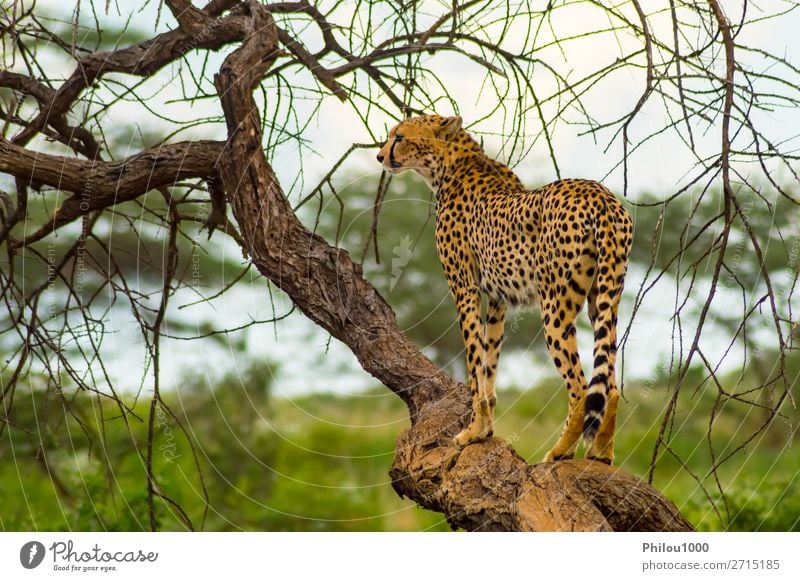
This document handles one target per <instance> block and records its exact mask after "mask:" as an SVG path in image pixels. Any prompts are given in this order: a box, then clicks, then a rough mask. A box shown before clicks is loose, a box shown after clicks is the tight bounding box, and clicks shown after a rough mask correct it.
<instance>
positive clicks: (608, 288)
mask: <svg viewBox="0 0 800 581" xmlns="http://www.w3.org/2000/svg"><path fill="white" fill-rule="evenodd" d="M606 211H607V210H606ZM598 222H602V220H598ZM594 237H595V243H596V244H597V278H596V279H595V280H594V283H593V284H594V285H596V287H595V288H596V293H594V296H592V295H591V294H590V297H589V300H593V301H594V305H592V306H593V307H594V309H595V312H596V315H595V317H594V321H593V327H594V369H593V372H592V381H591V382H590V383H589V389H588V391H587V393H586V398H585V399H584V412H583V438H584V440H585V441H586V443H587V445H591V443H592V441H593V440H594V437H595V436H596V435H597V432H598V430H599V429H600V424H602V422H603V415H604V414H605V409H606V400H607V399H608V398H607V394H608V386H609V374H610V373H613V370H612V369H611V368H610V366H609V356H610V353H611V351H612V350H615V351H616V345H615V344H614V335H613V331H612V329H613V327H614V325H615V324H616V320H615V318H616V317H615V314H614V310H613V308H612V306H611V305H612V303H613V300H614V299H613V295H612V292H613V291H612V289H613V288H614V286H615V285H614V277H615V270H616V268H615V266H614V257H615V254H616V250H617V248H616V242H615V240H614V237H613V236H608V235H607V232H606V230H605V228H603V226H602V225H601V224H600V223H598V224H596V225H595V228H594Z"/></svg>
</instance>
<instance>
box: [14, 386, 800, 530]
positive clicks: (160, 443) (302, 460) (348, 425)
mask: <svg viewBox="0 0 800 581" xmlns="http://www.w3.org/2000/svg"><path fill="white" fill-rule="evenodd" d="M268 376H269V375H268V374H261V375H260V376H258V374H254V375H253V378H251V379H252V380H251V381H248V380H247V379H245V381H244V384H245V385H247V387H242V384H241V383H238V382H236V383H235V384H234V383H233V382H232V384H231V385H223V386H220V387H218V388H217V389H216V390H213V391H209V390H208V389H207V388H205V389H204V388H202V387H201V386H200V385H199V384H198V385H196V386H191V385H190V386H189V387H187V388H186V389H185V390H182V391H181V392H176V393H169V394H166V395H165V399H166V403H167V405H168V406H169V409H171V410H173V411H175V412H176V413H175V415H176V417H177V419H178V420H180V424H182V425H183V426H184V427H185V428H186V431H187V432H188V434H190V436H187V435H186V434H184V433H183V432H182V431H181V429H180V427H179V424H178V421H177V420H176V419H175V418H172V417H170V416H169V414H168V413H167V412H166V411H165V413H164V414H161V415H160V416H159V417H160V418H161V419H160V421H159V422H157V425H156V429H155V433H156V442H155V446H154V473H155V475H156V478H157V480H158V482H159V485H160V487H161V490H162V491H163V492H164V494H165V495H166V496H168V497H169V498H170V499H171V500H173V501H174V502H176V503H178V504H179V505H180V506H181V507H182V508H183V509H184V510H185V511H186V513H187V515H188V517H189V519H190V520H191V522H192V523H193V526H195V527H196V528H203V529H204V530H327V531H354V530H369V531H381V530H392V531H421V530H425V531H429V530H449V527H448V526H447V524H446V523H445V522H444V519H443V518H442V516H441V515H439V514H436V513H433V512H430V511H427V510H424V509H420V508H418V507H417V506H416V505H414V504H413V503H412V502H410V501H407V500H401V499H400V498H398V497H397V495H396V494H395V493H394V491H393V490H392V488H391V485H390V482H389V478H388V470H389V468H390V466H391V462H392V457H393V450H394V443H395V439H396V437H397V434H398V433H399V432H400V431H401V430H403V429H405V428H406V427H407V425H408V418H407V414H406V411H405V409H404V407H403V404H402V402H401V401H400V400H399V399H398V398H397V397H396V396H394V395H392V394H391V393H390V392H389V391H388V390H386V389H383V388H375V389H373V390H370V391H368V392H365V393H361V394H358V395H351V396H336V395H330V394H322V395H319V394H317V395H310V396H304V397H299V398H294V399H279V398H273V397H270V395H269V389H268V386H266V385H263V380H258V377H268ZM28 395H29V398H23V397H21V395H20V394H18V395H17V401H16V402H15V406H16V407H15V409H14V411H15V414H17V416H18V417H15V423H16V425H17V426H19V427H20V428H21V427H27V429H28V430H29V431H30V433H26V432H25V431H23V430H22V429H19V428H16V429H15V428H7V429H6V431H5V434H4V435H3V440H2V444H0V458H2V463H0V486H2V489H3V490H4V492H5V495H4V496H5V498H7V499H8V498H10V499H14V502H11V503H9V502H6V503H4V506H3V508H2V509H1V510H2V512H1V513H0V529H2V530H142V529H144V530H147V529H148V527H149V515H148V507H147V492H146V485H145V482H146V477H145V469H144V463H143V459H142V458H143V457H144V455H145V454H146V449H145V446H144V444H145V442H146V429H147V425H146V421H136V420H132V421H131V422H130V426H129V427H128V426H126V425H125V423H124V422H122V421H121V420H120V419H119V418H118V413H116V410H115V408H114V407H112V406H111V405H110V404H109V403H108V402H107V401H106V402H98V401H97V400H96V399H89V398H87V397H77V398H75V399H74V400H72V401H71V402H70V403H69V405H66V404H65V403H64V401H63V400H61V399H56V398H54V397H52V396H51V395H47V394H45V393H42V392H36V391H34V392H31V393H29V394H28ZM715 395H716V392H714V393H705V392H703V391H699V392H698V393H696V394H682V395H681V398H680V402H679V404H680V405H679V408H678V409H679V412H680V413H679V414H678V416H677V417H676V421H675V422H674V423H673V425H672V426H671V430H670V432H669V451H667V450H663V449H662V450H661V452H660V454H659V457H658V462H657V469H656V470H655V472H654V475H653V483H654V485H655V486H656V488H658V489H659V490H661V491H663V493H664V494H665V495H666V496H667V497H669V498H670V499H671V500H672V501H673V502H675V503H676V504H677V505H678V507H679V508H680V509H681V510H682V511H683V512H684V514H686V515H687V517H688V518H689V519H690V520H691V521H692V522H693V523H694V524H695V525H696V526H697V527H698V529H701V530H799V529H800V525H798V520H800V494H798V493H800V482H799V480H800V479H798V474H800V457H799V456H798V455H797V454H796V453H795V451H794V450H793V445H794V443H795V442H796V434H795V433H794V432H793V430H792V427H791V426H792V424H791V423H788V422H784V421H782V420H779V421H777V422H776V423H775V424H774V425H773V426H771V427H770V428H769V429H768V430H766V431H765V432H764V433H763V434H762V435H761V436H759V437H758V438H756V439H755V440H754V441H752V442H750V443H749V444H748V445H747V446H746V447H745V448H744V449H743V450H741V451H739V452H738V453H736V454H734V455H733V456H732V457H731V458H730V459H729V460H727V461H726V462H723V463H722V464H721V466H719V468H718V470H717V471H716V477H715V476H714V475H713V474H710V473H709V469H710V467H711V466H712V464H713V462H714V460H713V458H712V455H711V453H710V452H709V449H708V435H709V431H710V432H711V434H712V435H713V441H714V442H715V446H716V447H715V455H714V457H715V458H716V459H717V460H719V459H720V458H722V457H724V456H725V454H726V453H728V452H730V451H731V450H733V448H735V447H736V446H738V445H739V444H741V443H742V442H743V441H744V440H745V439H746V436H747V435H748V434H749V433H751V432H752V431H753V430H754V429H755V428H756V427H757V426H758V425H759V424H760V422H761V421H762V420H763V417H761V416H760V415H758V414H757V413H755V412H753V411H752V409H753V408H749V407H746V408H745V407H743V406H738V407H733V406H730V407H729V408H723V409H722V411H721V413H719V414H718V415H717V418H716V419H715V421H714V422H713V423H710V422H709V415H710V411H711V409H712V407H713V405H714V400H715ZM625 398H626V401H623V402H622V403H621V406H620V415H619V424H618V425H619V428H618V436H617V446H616V450H617V463H618V464H619V465H620V466H621V467H623V468H624V469H626V470H628V471H630V472H632V473H634V474H636V475H638V476H640V477H642V478H645V479H646V478H647V477H648V470H649V465H650V461H651V456H652V453H653V446H654V442H655V441H656V438H657V435H658V432H659V429H660V420H661V418H662V417H663V413H664V409H665V406H666V405H667V403H668V394H667V391H666V389H665V388H658V387H649V388H647V389H645V388H644V387H642V386H636V385H631V386H629V387H627V388H626V390H625ZM26 405H27V408H26ZM148 405H149V404H148V402H141V401H140V402H139V403H138V404H136V405H135V406H134V410H135V411H136V412H137V414H138V415H139V416H140V417H141V418H142V419H143V420H144V419H146V418H147V413H148ZM565 408H566V397H565V394H564V393H563V390H562V388H561V387H560V386H559V385H557V384H549V385H541V386H539V387H538V388H537V389H531V390H524V391H523V390H504V391H502V392H501V393H500V394H499V403H498V410H497V425H496V429H495V433H496V434H497V435H498V436H501V437H506V438H511V439H512V440H513V441H514V445H515V448H516V449H517V451H518V452H519V453H520V454H521V455H522V456H523V457H524V458H526V459H527V460H528V461H529V462H536V461H538V460H540V459H541V458H542V457H543V456H544V454H545V452H546V451H547V449H548V448H549V446H550V445H551V444H552V443H553V442H554V440H555V438H556V437H557V435H558V433H559V430H560V428H561V422H562V420H563V417H564V415H565V411H566V409H565ZM26 409H27V414H28V415H27V416H26V415H25V413H22V412H23V411H24V410H26ZM34 409H35V410H36V411H37V413H36V414H33V410H34ZM747 410H750V412H749V413H748V412H747ZM78 419H80V421H78ZM790 419H791V420H793V421H794V420H796V416H795V417H792V418H790ZM192 447H194V449H195V452H196V456H197V459H195V457H194V455H193V453H192ZM678 458H680V459H681V460H679V459H678ZM45 460H46V462H45ZM47 466H49V467H50V471H51V473H52V474H53V475H54V476H55V478H54V479H51V477H50V476H49V475H48V471H47V469H46V467H47ZM198 466H199V468H200V471H198ZM201 474H202V478H201V476H200V475H201ZM715 478H716V479H718V482H719V487H721V488H722V490H723V491H724V492H725V496H724V498H722V497H720V495H719V492H718V491H717V492H711V493H709V496H707V494H706V493H705V492H704V490H703V487H701V486H700V484H703V485H704V487H705V488H706V489H708V490H711V491H713V490H717V482H716V480H715ZM203 487H205V490H206V491H207V494H208V505H209V506H208V507H206V503H205V500H204V493H203ZM171 506H172V505H171V504H170V503H169V502H164V501H160V500H159V501H157V511H156V519H157V522H158V526H159V528H160V529H164V530H181V529H183V528H185V526H184V525H183V524H182V522H181V519H180V518H179V517H178V516H177V512H176V511H175V510H174V509H173V508H171Z"/></svg>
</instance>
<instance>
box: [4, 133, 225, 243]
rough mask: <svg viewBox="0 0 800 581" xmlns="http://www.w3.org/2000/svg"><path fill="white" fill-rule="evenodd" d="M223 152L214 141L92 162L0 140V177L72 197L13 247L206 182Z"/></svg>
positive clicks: (164, 146) (175, 145)
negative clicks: (159, 192)
mask: <svg viewBox="0 0 800 581" xmlns="http://www.w3.org/2000/svg"><path fill="white" fill-rule="evenodd" d="M223 148H224V144H223V143H220V142H217V141H193V142H181V143H174V144H169V145H162V146H160V147H156V148H152V149H146V150H144V151H142V152H140V153H138V154H136V155H134V156H131V157H129V158H126V159H123V160H121V161H115V162H102V161H93V162H92V161H83V160H79V159H74V158H69V157H61V156H58V155H48V154H44V153H38V152H33V151H30V150H28V149H25V148H23V147H19V146H18V145H14V144H13V143H10V142H8V141H6V140H5V139H3V138H0V172H4V173H8V174H11V175H13V176H16V177H17V179H18V180H21V181H22V183H24V184H26V185H33V186H39V185H41V184H45V185H48V186H51V187H53V188H57V189H59V190H63V191H68V192H73V194H74V195H72V196H70V197H69V198H67V199H66V200H65V201H64V202H63V203H62V204H61V207H60V208H58V210H56V212H55V213H54V214H53V216H52V217H51V218H50V220H48V222H47V223H46V224H45V225H44V226H43V227H42V228H40V229H39V230H38V231H36V232H34V233H33V234H31V235H30V236H28V237H27V238H25V240H24V241H21V242H18V243H16V244H15V245H22V244H29V243H31V242H34V241H36V240H39V239H41V238H43V237H45V236H47V235H48V234H50V233H51V232H53V231H54V230H56V229H58V228H60V227H61V226H63V225H65V224H69V223H70V222H72V221H74V220H75V219H76V218H79V217H80V216H83V215H85V214H88V213H90V212H93V211H95V210H100V209H103V208H107V207H109V206H113V205H114V204H119V203H122V202H126V201H129V200H133V199H135V198H137V197H139V196H141V195H142V194H144V193H146V192H148V191H151V190H154V189H156V188H159V187H162V186H172V185H174V184H175V182H177V181H179V180H182V179H188V178H198V177H199V178H204V177H210V176H211V175H213V172H214V164H216V162H217V159H218V158H219V156H220V155H221V154H222V151H223ZM12 246H13V245H12Z"/></svg>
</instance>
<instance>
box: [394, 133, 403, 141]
mask: <svg viewBox="0 0 800 581" xmlns="http://www.w3.org/2000/svg"><path fill="white" fill-rule="evenodd" d="M394 140H395V142H398V141H403V135H400V134H399V133H395V134H394Z"/></svg>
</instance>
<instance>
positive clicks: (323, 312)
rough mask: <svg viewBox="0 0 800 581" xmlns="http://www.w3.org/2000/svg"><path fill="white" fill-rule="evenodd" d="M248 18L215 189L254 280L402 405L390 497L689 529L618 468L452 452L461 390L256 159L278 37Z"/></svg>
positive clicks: (485, 513) (557, 519)
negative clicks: (264, 281) (351, 356)
mask: <svg viewBox="0 0 800 581" xmlns="http://www.w3.org/2000/svg"><path fill="white" fill-rule="evenodd" d="M247 11H248V12H249V14H246V15H245V16H246V18H244V19H243V22H244V23H245V24H244V26H245V27H246V28H247V30H245V31H244V33H245V35H246V36H245V40H244V42H243V43H242V45H241V46H240V47H239V48H237V49H236V50H234V51H233V53H231V54H230V55H229V56H228V57H227V58H226V59H225V62H224V64H223V65H222V67H221V69H220V72H219V74H218V75H217V77H216V79H215V85H216V88H217V91H218V93H219V96H220V99H221V102H222V107H223V111H224V113H225V119H226V122H227V126H228V142H227V145H226V149H225V151H224V152H223V153H222V155H221V156H220V157H219V160H218V162H217V170H218V172H219V178H220V179H219V181H220V185H221V186H222V189H223V190H224V191H225V193H226V195H227V198H228V201H229V202H230V204H231V207H232V209H233V214H234V216H235V218H236V221H237V222H238V225H239V227H240V229H241V235H242V238H243V240H244V243H245V246H246V248H247V249H248V252H249V254H250V257H251V259H252V260H253V263H254V264H255V265H256V267H257V268H258V270H259V271H260V272H261V273H262V274H264V275H265V276H266V277H268V278H269V279H270V280H271V281H272V282H273V283H274V284H276V285H277V286H278V287H280V288H281V289H282V290H284V291H285V292H286V293H287V294H288V295H289V296H290V297H291V299H292V300H293V301H294V303H295V304H296V305H297V307H298V308H299V309H300V310H301V311H302V312H303V313H305V314H306V316H308V317H309V318H310V319H311V320H312V321H314V322H315V323H317V324H319V325H321V326H322V327H323V328H325V329H326V330H327V331H329V332H330V333H331V334H332V335H333V336H334V337H336V338H337V339H339V340H341V341H342V342H344V343H345V344H347V345H348V346H349V347H350V349H351V350H352V351H353V353H355V355H356V356H357V357H358V360H359V362H360V363H361V365H362V367H363V368H364V369H365V370H366V371H368V372H369V373H371V374H372V375H373V376H375V377H376V378H377V379H378V380H379V381H381V382H382V383H383V384H385V385H386V386H387V387H388V388H389V389H391V390H392V391H394V393H396V394H397V395H398V396H399V397H401V398H402V399H403V401H404V402H405V403H406V404H407V406H408V408H409V411H410V414H411V427H410V428H409V429H408V430H406V431H405V432H403V433H402V434H401V435H400V437H399V438H398V441H397V449H396V456H395V459H394V464H393V466H392V469H391V475H392V480H393V486H394V488H395V490H396V491H397V492H398V494H400V495H401V496H407V497H408V498H410V499H412V500H414V501H415V502H417V503H418V504H419V505H421V506H423V507H426V508H429V509H431V510H436V511H439V512H442V513H444V514H445V516H446V517H447V519H448V521H449V522H450V524H451V525H452V526H454V527H463V528H465V529H469V530H517V531H549V530H559V531H561V530H604V531H611V530H615V531H622V530H647V531H651V530H652V531H656V530H658V531H686V530H691V529H692V526H691V524H690V523H689V522H688V521H687V520H686V519H685V518H684V517H683V516H682V515H681V514H680V512H679V511H678V509H677V508H676V507H675V506H674V505H673V504H672V503H671V502H670V501H668V500H667V499H666V498H664V497H663V496H662V495H661V494H660V493H659V492H658V491H656V490H655V489H653V488H652V487H651V486H649V485H647V484H646V483H644V482H643V481H641V480H639V479H638V478H636V477H634V476H632V475H630V474H628V473H626V472H624V471H623V470H620V469H618V468H611V467H608V466H606V465H604V464H600V463H595V462H590V461H581V460H570V461H561V462H556V463H546V464H537V465H534V466H530V465H528V464H527V463H526V462H525V461H524V460H523V459H522V458H520V456H519V455H518V454H516V452H515V451H514V449H513V448H512V447H511V446H510V445H509V444H508V443H506V442H505V441H503V440H501V439H499V438H490V439H489V440H487V441H485V442H483V443H479V444H473V445H471V446H467V447H466V448H465V449H463V450H458V449H456V448H455V447H454V446H453V445H452V444H451V439H452V437H453V436H454V435H455V434H456V433H458V431H459V430H460V429H461V427H462V426H463V425H464V424H465V422H466V421H467V420H468V417H469V399H470V396H469V390H468V388H467V387H466V386H464V385H463V384H460V383H458V382H456V381H455V380H454V379H452V378H451V377H448V376H447V375H446V374H444V373H443V372H442V371H441V370H440V369H438V368H437V367H436V366H435V365H433V363H432V362H431V361H430V360H428V359H427V358H426V357H425V356H424V355H422V354H421V353H420V352H419V350H418V349H417V348H416V347H415V346H414V345H413V344H412V343H411V342H410V341H409V340H408V339H407V338H406V337H405V335H403V333H402V332H401V331H400V329H399V328H398V326H397V324H396V321H395V317H394V313H393V312H392V310H391V308H390V307H389V306H388V305H387V304H386V302H385V301H384V300H383V298H382V297H381V296H380V295H379V294H378V292H377V291H376V290H375V289H374V288H373V287H372V286H371V285H370V284H369V283H368V282H367V281H365V280H364V278H363V277H362V276H361V274H362V273H361V269H360V267H359V266H358V265H357V264H355V263H354V262H353V261H352V260H351V259H350V257H349V256H348V254H347V253H346V252H344V251H343V250H341V249H337V248H333V247H331V246H330V245H328V244H327V243H326V242H325V241H324V240H323V239H322V238H320V237H319V236H317V235H315V234H313V233H311V232H309V231H308V230H307V229H306V228H305V227H304V226H303V225H302V224H301V223H300V222H299V220H298V219H297V217H296V216H295V215H294V213H293V212H292V210H291V207H290V206H289V203H288V201H287V200H286V198H285V196H284V194H283V192H282V190H281V187H280V184H279V183H278V180H277V177H276V175H275V173H274V172H273V170H272V168H271V167H270V165H269V164H268V162H267V160H266V157H265V156H264V153H263V151H262V149H261V143H262V135H261V124H260V118H259V113H258V109H257V107H256V104H255V101H254V100H253V97H252V90H253V88H254V87H255V86H256V85H257V83H258V82H259V80H260V79H261V77H262V75H263V74H264V73H265V71H267V70H268V69H269V67H270V66H271V64H272V62H273V61H274V59H275V56H276V54H277V50H278V32H277V29H276V27H275V23H274V21H273V19H272V16H271V15H270V13H269V12H268V11H267V10H266V9H265V8H264V7H263V6H262V5H261V4H259V3H257V2H255V1H251V2H249V3H248V5H247Z"/></svg>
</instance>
